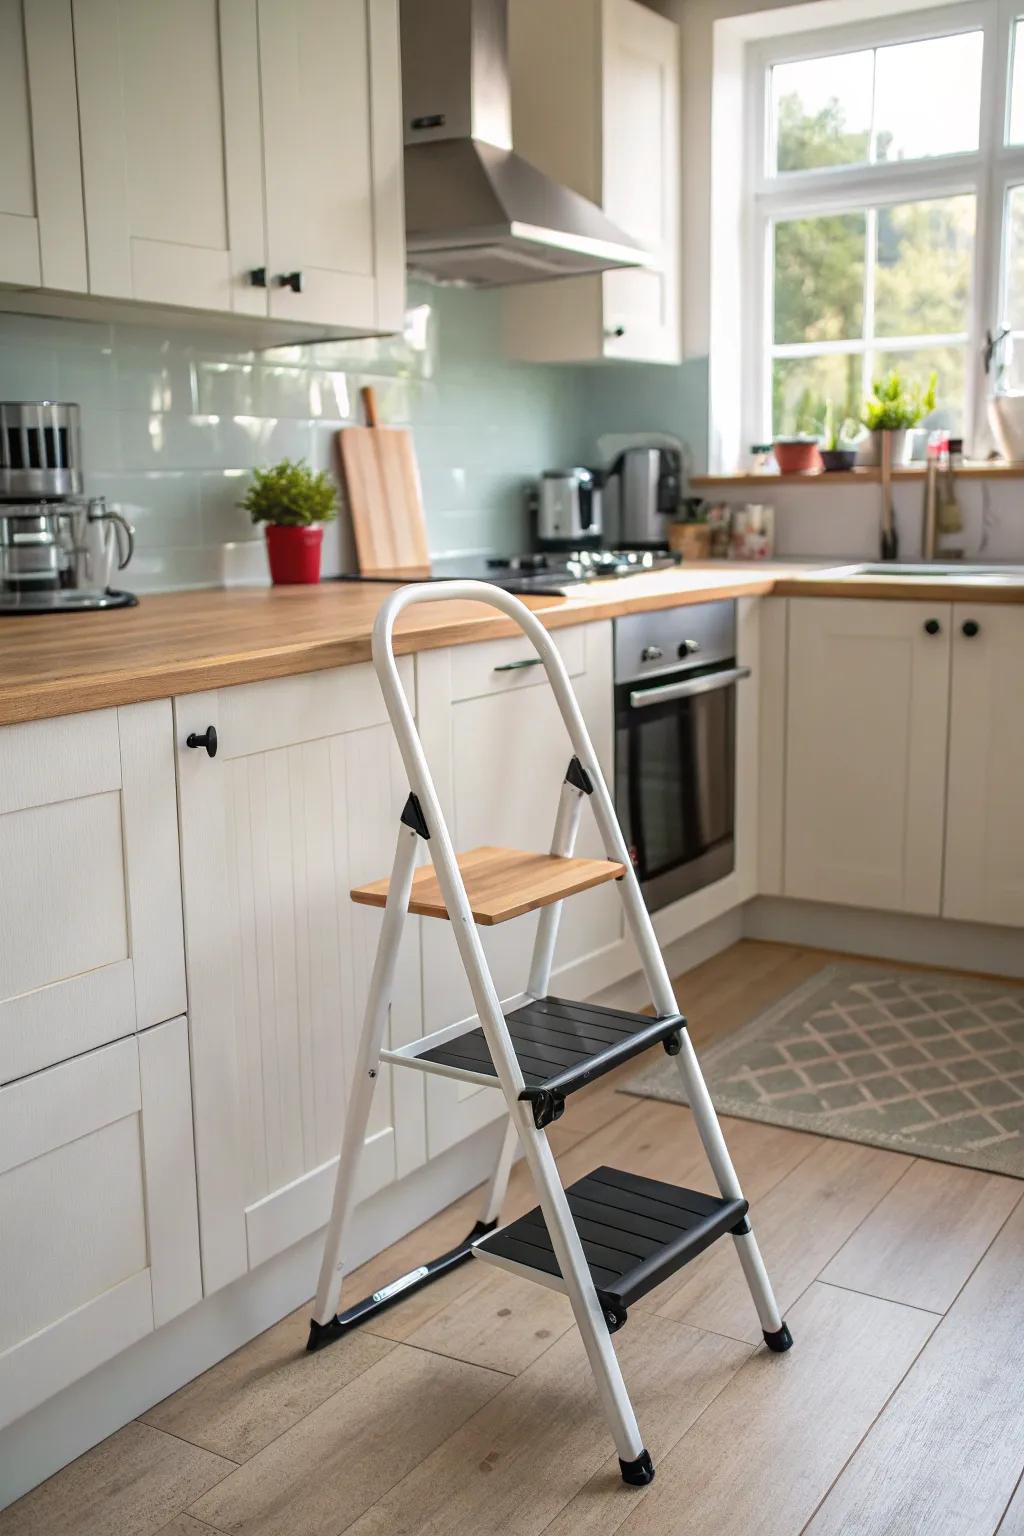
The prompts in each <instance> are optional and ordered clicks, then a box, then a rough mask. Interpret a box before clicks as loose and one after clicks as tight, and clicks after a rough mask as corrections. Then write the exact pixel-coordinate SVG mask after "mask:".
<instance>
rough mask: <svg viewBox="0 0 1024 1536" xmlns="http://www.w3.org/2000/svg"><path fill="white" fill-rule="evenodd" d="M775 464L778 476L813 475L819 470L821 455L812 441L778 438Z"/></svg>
mask: <svg viewBox="0 0 1024 1536" xmlns="http://www.w3.org/2000/svg"><path fill="white" fill-rule="evenodd" d="M775 462H776V463H777V464H778V466H779V474H780V475H806V474H814V473H816V472H817V471H818V470H820V469H821V454H820V453H819V452H818V445H817V443H816V442H814V441H813V440H811V441H799V440H795V439H790V441H789V442H787V441H786V439H785V438H779V439H778V440H777V442H776V444H775Z"/></svg>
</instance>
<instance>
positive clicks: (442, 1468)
mask: <svg viewBox="0 0 1024 1536" xmlns="http://www.w3.org/2000/svg"><path fill="white" fill-rule="evenodd" d="M617 1343H618V1344H619V1357H620V1360H621V1362H622V1369H623V1373H624V1375H625V1376H626V1379H627V1381H628V1382H629V1383H630V1386H631V1388H632V1389H633V1391H634V1394H635V1397H634V1401H635V1406H636V1410H637V1414H638V1416H639V1417H640V1420H641V1422H642V1424H643V1426H644V1434H645V1435H646V1437H647V1439H648V1442H649V1445H650V1448H651V1453H652V1455H655V1456H658V1455H661V1454H663V1453H664V1452H665V1451H667V1450H668V1448H669V1447H670V1446H671V1445H673V1444H674V1443H675V1441H676V1440H678V1439H679V1437H680V1436H681V1435H682V1434H683V1433H684V1432H685V1430H686V1429H687V1427H688V1426H689V1425H690V1424H692V1423H693V1422H694V1420H695V1419H696V1417H697V1416H698V1414H699V1413H700V1412H701V1411H702V1409H703V1408H705V1407H706V1405H707V1404H708V1403H709V1402H711V1401H713V1399H714V1398H715V1397H716V1396H717V1394H718V1393H719V1392H720V1391H721V1390H722V1389H723V1387H725V1385H726V1384H727V1383H728V1381H729V1380H730V1378H731V1377H732V1376H733V1375H734V1374H735V1372H736V1371H737V1369H739V1367H740V1366H742V1364H743V1362H744V1361H745V1360H746V1359H747V1358H748V1353H749V1352H748V1351H747V1350H746V1348H745V1347H744V1346H742V1345H738V1344H735V1343H733V1342H732V1341H731V1340H728V1339H719V1338H715V1337H714V1336H713V1335H711V1334H701V1333H698V1332H696V1331H695V1330H694V1329H690V1328H684V1327H682V1326H681V1325H679V1324H678V1323H666V1322H665V1320H664V1319H662V1318H655V1317H646V1316H642V1315H640V1314H637V1316H636V1319H635V1321H634V1320H631V1321H630V1323H629V1325H628V1326H627V1327H626V1328H625V1329H624V1330H623V1332H622V1334H621V1335H620V1338H619V1340H617ZM612 1449H613V1448H612V1444H611V1440H610V1437H609V1434H608V1429H607V1426H606V1424H605V1422H604V1419H603V1417H602V1415H601V1411H600V1408H599V1407H598V1403H597V1395H596V1392H595V1389H594V1383H593V1378H592V1377H591V1375H590V1370H589V1367H588V1365H587V1361H586V1356H585V1354H584V1352H583V1345H582V1343H581V1341H580V1337H579V1334H578V1333H576V1331H575V1329H574V1330H573V1331H572V1332H571V1333H568V1334H566V1335H565V1336H564V1337H563V1338H562V1339H560V1340H559V1341H558V1343H557V1344H555V1345H553V1346H552V1347H551V1349H549V1350H548V1351H547V1352H546V1354H544V1355H542V1356H541V1357H540V1359H539V1360H537V1361H536V1362H535V1363H534V1364H533V1365H532V1366H530V1367H529V1369H528V1370H526V1371H524V1372H523V1374H522V1375H521V1376H518V1377H516V1379H515V1381H514V1382H513V1383H512V1384H511V1385H510V1386H508V1387H506V1388H505V1390H504V1391H503V1392H502V1393H500V1395H499V1396H498V1397H496V1398H494V1399H493V1401H492V1402H490V1403H488V1405H487V1407H486V1408H485V1409H484V1410H483V1411H482V1412H481V1413H478V1414H477V1416H476V1417H475V1418H474V1419H471V1420H470V1421H469V1422H468V1423H467V1424H465V1425H464V1426H463V1427H462V1429H461V1430H460V1431H459V1432H458V1434H456V1435H454V1436H453V1437H452V1438H451V1439H450V1440H448V1441H447V1442H446V1443H445V1444H444V1445H443V1446H441V1447H440V1448H439V1449H438V1450H437V1451H435V1452H434V1454H433V1455H432V1456H431V1457H430V1458H429V1459H428V1460H427V1461H425V1462H423V1463H421V1465H420V1466H419V1467H417V1469H416V1470H415V1472H413V1473H412V1474H411V1475H410V1476H409V1477H407V1478H406V1479H405V1480H404V1482H401V1483H399V1484H398V1485H397V1486H396V1487H394V1488H393V1489H392V1490H391V1492H390V1493H389V1494H388V1495H387V1496H386V1497H385V1498H383V1499H381V1500H380V1502H379V1503H377V1504H375V1505H374V1506H373V1507H372V1508H371V1509H369V1510H367V1512H366V1514H365V1515H364V1516H363V1517H362V1519H361V1520H359V1521H358V1522H357V1523H356V1524H355V1525H354V1526H353V1527H352V1528H351V1530H350V1532H349V1536H498V1533H502V1536H504V1533H513V1532H514V1533H515V1536H539V1532H541V1531H542V1530H543V1529H544V1528H545V1527H546V1526H547V1525H548V1523H549V1522H550V1521H551V1520H552V1519H553V1517H554V1516H555V1515H557V1514H558V1512H559V1510H560V1509H561V1508H562V1506H563V1505H564V1504H565V1503H566V1501H567V1500H568V1499H570V1498H571V1497H572V1495H573V1494H574V1493H575V1492H576V1490H577V1489H579V1488H582V1487H583V1486H584V1485H585V1484H587V1483H588V1481H589V1480H590V1479H591V1478H592V1477H593V1476H594V1474H595V1473H597V1472H598V1471H599V1470H600V1469H601V1468H602V1467H606V1464H607V1461H608V1457H609V1452H610V1451H612ZM612 1461H613V1463H614V1471H613V1472H612V1473H608V1472H607V1471H606V1472H605V1474H604V1478H603V1484H604V1486H605V1487H606V1488H609V1489H610V1490H611V1491H612V1493H613V1494H614V1495H615V1496H616V1497H617V1498H620V1499H625V1500H626V1501H627V1503H628V1500H629V1498H630V1491H627V1490H626V1489H625V1488H624V1487H623V1485H622V1482H621V1479H620V1477H619V1469H618V1463H617V1461H615V1458H614V1455H613V1456H612Z"/></svg>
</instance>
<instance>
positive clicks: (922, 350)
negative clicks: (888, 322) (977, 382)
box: [871, 346, 967, 432]
mask: <svg viewBox="0 0 1024 1536" xmlns="http://www.w3.org/2000/svg"><path fill="white" fill-rule="evenodd" d="M892 368H895V369H896V370H897V372H898V373H899V375H900V377H901V378H902V380H903V383H904V385H905V386H907V387H908V388H909V387H910V386H912V385H916V386H917V387H918V388H919V389H921V390H925V389H927V387H928V378H929V375H930V374H931V373H932V371H933V370H934V372H935V373H936V375H937V378H936V381H935V408H936V410H937V411H942V412H943V419H949V420H950V424H951V426H952V428H953V430H954V431H957V432H962V431H963V428H964V396H965V391H966V383H967V353H966V347H964V346H948V347H912V348H911V347H907V348H905V349H903V350H901V349H899V348H897V349H896V350H894V351H889V350H888V349H885V350H883V349H882V348H878V349H876V351H875V353H874V355H873V357H872V359H871V376H872V378H880V377H881V376H882V375H883V374H886V373H888V372H889V371H890V369H892Z"/></svg>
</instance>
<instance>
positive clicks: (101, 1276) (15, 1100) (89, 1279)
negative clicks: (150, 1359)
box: [0, 1019, 202, 1428]
mask: <svg viewBox="0 0 1024 1536" xmlns="http://www.w3.org/2000/svg"><path fill="white" fill-rule="evenodd" d="M0 1232H2V1233H3V1243H2V1244H0V1294H2V1296H3V1306H2V1307H0V1428H2V1427H3V1426H4V1425H5V1424H9V1423H10V1422H11V1421H12V1420H14V1419H16V1418H18V1417H20V1416H21V1415H22V1414H24V1413H27V1412H28V1411H29V1410H30V1409H32V1408H34V1407H36V1406H37V1405H38V1404H39V1403H41V1402H43V1401H44V1400H45V1399H46V1398H47V1397H49V1396H51V1395H52V1394H53V1393H54V1392H57V1391H59V1390H60V1389H61V1388H62V1387H65V1386H67V1385H68V1384H69V1383H70V1382H72V1381H75V1380H76V1379H78V1378H79V1377H81V1376H84V1375H85V1374H86V1373H87V1372H88V1371H91V1370H93V1369H94V1368H95V1367H96V1366H97V1365H100V1364H102V1363H103V1361H105V1360H108V1359H110V1358H111V1356H113V1355H115V1354H117V1353H118V1352H119V1351H120V1350H122V1349H126V1348H127V1347H128V1346H129V1345H130V1344H134V1343H135V1342H136V1340H138V1339H140V1338H142V1337H143V1336H144V1335H146V1334H147V1333H151V1332H152V1331H153V1329H154V1328H157V1327H159V1326H160V1325H161V1324H163V1323H166V1322H168V1321H169V1320H170V1319H171V1318H172V1317H176V1316H178V1314H179V1313H181V1312H183V1311H185V1309H186V1308H187V1307H190V1306H192V1305H193V1304H194V1303H195V1302H197V1301H199V1299H200V1297H201V1294H202V1291H201V1283H200V1269H199V1232H198V1225H197V1215H196V1198H195V1170H194V1165H193V1156H192V1114H191V1102H190V1095H189V1065H188V1035H187V1030H186V1025H185V1020H184V1019H174V1020H171V1021H168V1022H167V1023H164V1024H159V1025H156V1026H155V1027H153V1028H152V1029H148V1030H146V1031H145V1033H143V1034H141V1035H139V1036H137V1037H135V1036H132V1037H130V1038H127V1039H123V1040H119V1041H117V1042H115V1043H114V1044H112V1045H107V1046H103V1047H101V1048H100V1049H99V1050H94V1051H88V1052H86V1053H85V1054H84V1055H81V1056H76V1057H74V1058H73V1059H72V1060H70V1061H65V1062H62V1063H61V1064H60V1065H58V1066H53V1067H49V1068H48V1069H47V1070H46V1071H43V1072H37V1073H34V1074H33V1075H31V1076H29V1077H25V1078H22V1079H21V1080H20V1081H19V1082H16V1083H11V1084H8V1085H7V1086H6V1087H4V1088H0Z"/></svg>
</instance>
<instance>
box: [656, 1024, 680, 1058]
mask: <svg viewBox="0 0 1024 1536" xmlns="http://www.w3.org/2000/svg"><path fill="white" fill-rule="evenodd" d="M661 1043H662V1045H663V1046H664V1049H665V1055H666V1056H678V1055H679V1052H680V1051H681V1050H682V1048H683V1031H682V1030H681V1029H677V1030H676V1031H675V1033H674V1034H671V1035H666V1036H665V1038H664V1040H663V1041H662V1042H661Z"/></svg>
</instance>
